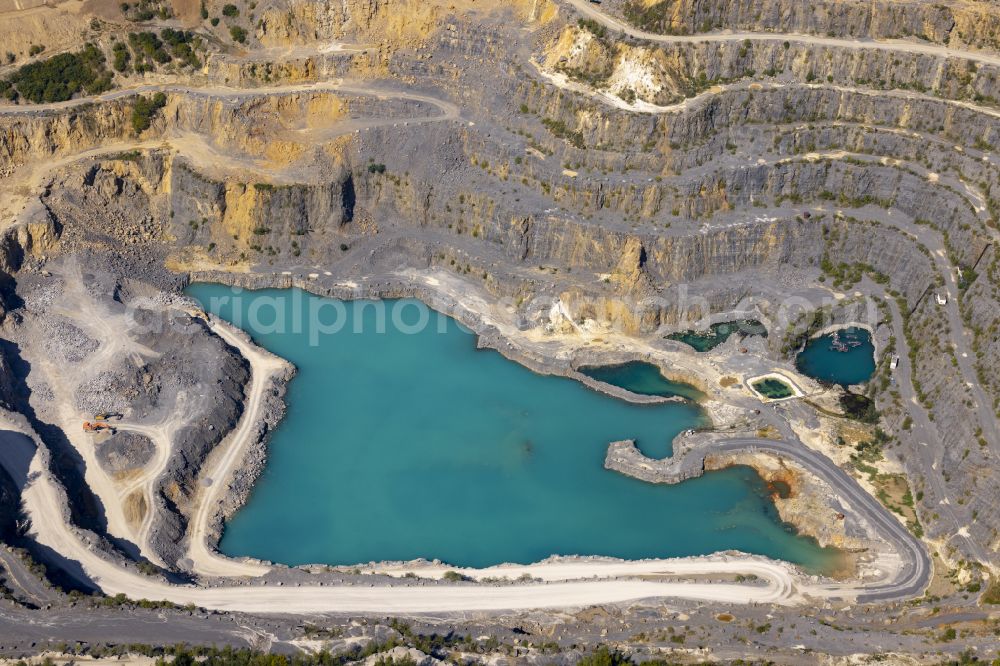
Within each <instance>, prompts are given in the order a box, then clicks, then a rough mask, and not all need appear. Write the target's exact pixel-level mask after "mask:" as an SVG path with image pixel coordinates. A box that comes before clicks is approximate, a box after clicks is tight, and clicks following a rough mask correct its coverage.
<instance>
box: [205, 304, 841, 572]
mask: <svg viewBox="0 0 1000 666" xmlns="http://www.w3.org/2000/svg"><path fill="white" fill-rule="evenodd" d="M188 293H189V294H190V295H192V296H194V297H195V298H197V299H199V300H200V301H201V302H202V304H203V305H204V306H205V307H206V309H208V310H210V311H211V312H213V313H215V314H217V315H219V316H221V317H223V318H224V319H227V320H229V321H231V322H233V323H236V324H237V325H239V326H241V327H243V328H244V329H245V330H247V331H248V332H249V333H250V334H251V335H252V336H253V338H254V340H255V341H256V342H257V343H258V344H260V345H262V346H264V347H265V348H267V349H269V350H271V351H272V352H274V353H276V354H278V355H280V356H283V357H284V358H286V359H289V360H290V361H292V362H293V363H294V364H295V365H296V366H297V368H298V374H297V375H296V377H295V378H294V379H293V380H292V382H291V384H290V385H289V390H288V394H287V396H286V400H287V403H288V413H287V415H286V418H285V419H284V420H283V422H282V423H281V424H280V426H279V427H278V428H277V429H276V430H275V432H274V434H273V437H272V439H271V443H270V448H269V452H268V461H267V465H266V467H265V469H264V472H263V474H262V475H261V477H260V479H259V480H258V482H257V484H256V486H255V487H254V491H253V493H252V494H251V497H250V498H249V501H248V503H247V504H246V506H245V507H244V508H242V509H241V510H240V511H239V512H237V513H236V515H235V516H233V517H232V518H231V519H230V520H229V521H228V522H227V523H226V525H225V529H224V534H223V537H222V541H221V544H220V548H221V550H222V552H224V553H226V554H228V555H232V556H243V555H249V556H252V557H258V558H262V559H266V560H272V561H275V562H281V563H284V564H288V565H298V564H305V563H326V564H356V563H360V562H369V561H382V560H409V559H414V558H420V557H423V558H429V559H430V558H439V559H441V560H444V561H445V562H448V563H450V564H453V565H457V566H475V567H483V566H488V565H492V564H498V563H501V562H518V563H529V562H534V561H537V560H540V559H543V558H545V557H548V556H549V555H552V554H563V555H569V554H594V555H608V556H617V557H623V558H629V559H639V558H649V557H670V556H681V555H696V554H705V553H711V552H715V551H718V550H723V549H730V548H734V549H739V550H742V551H746V552H750V553H760V554H764V555H768V556H771V557H775V558H781V559H784V560H789V561H792V562H796V563H800V564H802V565H804V566H806V567H808V568H810V569H813V570H817V571H818V570H824V569H829V568H831V567H833V566H835V565H836V562H837V553H836V551H831V550H823V549H820V548H819V547H818V546H817V545H816V544H815V542H813V541H811V540H808V539H805V538H801V537H798V536H796V535H795V534H794V533H793V532H792V531H790V530H789V529H788V528H787V527H786V526H784V525H783V524H782V523H781V522H780V521H779V519H778V517H777V515H776V512H775V510H774V506H773V504H772V503H771V501H770V499H769V497H768V489H767V488H766V487H765V484H764V483H763V481H762V480H761V479H760V478H759V477H758V476H757V475H756V473H755V472H753V471H752V470H750V469H748V468H745V467H734V468H730V469H727V470H723V471H720V472H712V473H710V474H707V475H706V476H704V477H702V478H700V479H694V480H691V481H688V482H685V483H683V484H680V485H677V486H665V485H654V484H648V483H644V482H641V481H638V480H635V479H631V478H628V477H625V476H622V475H620V474H617V473H615V472H611V471H607V470H605V469H604V468H603V461H604V455H605V451H606V448H607V445H608V443H609V442H611V441H613V440H618V439H624V438H636V439H637V440H638V441H639V442H641V443H643V444H644V445H649V446H651V447H654V446H655V447H660V448H661V450H662V451H664V452H669V450H670V446H669V442H670V440H671V439H672V438H673V437H674V436H675V435H676V434H677V433H679V432H680V431H682V430H684V429H686V428H691V427H696V426H697V425H699V424H700V423H701V422H702V418H703V416H702V414H701V412H700V410H699V408H698V407H697V405H694V404H691V403H671V404H665V405H656V406H637V405H632V404H629V403H626V402H624V401H620V400H616V399H614V398H611V397H608V396H605V395H603V394H601V393H598V392H595V391H592V390H589V389H587V388H586V387H584V386H583V385H581V384H580V383H578V382H576V381H573V380H570V379H566V378H561V377H552V376H542V375H537V374H534V373H532V372H530V371H529V370H527V369H525V368H524V367H522V366H520V365H518V364H516V363H512V362H511V361H508V360H507V359H505V358H503V357H502V356H501V355H500V354H498V353H496V352H493V351H484V350H477V349H476V348H475V338H474V337H473V335H471V334H470V333H469V332H468V331H467V330H465V329H463V328H462V327H461V326H460V325H458V324H457V323H456V322H454V321H453V320H451V319H449V318H447V317H445V316H443V315H439V314H436V313H433V312H430V313H429V314H428V311H427V310H426V308H424V306H422V305H421V304H419V303H417V302H415V301H384V302H382V303H381V304H376V303H372V302H365V301H358V302H354V303H342V302H339V301H331V300H329V299H320V298H317V297H314V296H311V295H308V294H303V293H302V292H300V291H295V290H265V291H259V292H246V291H243V292H233V291H232V290H230V289H229V288H228V287H223V286H219V285H209V284H198V285H193V286H191V287H190V288H189V290H188ZM234 293H237V294H238V296H239V300H238V301H236V302H233V301H226V300H225V299H226V298H227V297H230V296H232V295H233V294H234ZM319 307H325V308H327V309H326V310H325V311H323V312H320V315H321V316H319V319H320V320H321V321H322V322H324V323H326V324H328V325H329V324H332V323H333V322H334V321H341V323H343V324H344V326H343V328H342V329H341V330H340V331H339V332H337V333H333V334H326V335H317V334H316V327H315V326H313V327H310V326H309V325H308V324H307V323H306V322H307V321H308V320H309V317H310V313H314V312H315V311H316V309H317V308H319ZM338 307H339V308H342V310H341V311H340V312H339V314H338V313H337V312H336V311H335V308H338ZM379 308H382V309H384V310H385V311H386V316H385V326H384V327H381V326H379ZM420 313H424V315H423V316H426V317H427V324H426V325H425V326H422V327H421V326H416V325H415V324H416V323H417V322H418V321H419V319H420V317H421V314H420ZM394 315H396V316H394ZM253 319H256V322H255V325H253V326H251V325H249V324H248V323H247V322H250V321H252V320H253ZM327 330H329V329H327Z"/></svg>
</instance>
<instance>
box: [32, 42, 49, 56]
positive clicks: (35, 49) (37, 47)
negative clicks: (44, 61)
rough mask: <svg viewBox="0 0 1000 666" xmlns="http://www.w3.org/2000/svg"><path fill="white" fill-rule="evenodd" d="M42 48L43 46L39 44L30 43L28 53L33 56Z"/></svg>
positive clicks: (43, 48)
mask: <svg viewBox="0 0 1000 666" xmlns="http://www.w3.org/2000/svg"><path fill="white" fill-rule="evenodd" d="M44 50H45V47H44V46H42V45H41V44H32V45H31V46H29V47H28V55H29V56H32V57H34V56H36V55H38V54H39V53H41V52H42V51H44Z"/></svg>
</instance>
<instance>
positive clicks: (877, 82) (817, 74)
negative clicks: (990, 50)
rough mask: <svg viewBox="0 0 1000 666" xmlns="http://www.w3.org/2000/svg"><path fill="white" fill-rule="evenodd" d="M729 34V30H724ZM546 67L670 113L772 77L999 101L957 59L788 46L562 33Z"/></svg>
mask: <svg viewBox="0 0 1000 666" xmlns="http://www.w3.org/2000/svg"><path fill="white" fill-rule="evenodd" d="M727 27H728V26H727ZM544 66H545V68H546V69H548V70H550V71H562V72H565V73H566V74H568V75H569V76H570V77H571V78H574V79H576V80H578V81H580V82H583V83H586V84H588V85H591V86H594V87H596V88H599V89H602V90H605V91H607V92H608V93H609V94H611V95H613V96H615V97H618V98H620V99H621V100H623V101H624V102H626V103H633V102H635V101H636V100H639V101H643V102H648V103H651V104H657V105H669V104H672V103H676V102H679V101H681V100H682V99H684V98H685V97H693V96H695V95H697V94H698V93H702V92H705V91H706V90H709V89H710V88H711V86H713V85H716V84H721V83H731V82H734V81H740V80H746V81H749V80H752V79H754V78H759V76H760V75H761V74H762V73H763V74H765V75H766V76H770V77H780V78H782V79H785V80H787V79H792V80H795V81H798V82H800V83H814V82H823V83H826V84H834V85H837V86H844V87H851V88H874V89H881V90H900V91H903V90H918V91H928V92H931V93H933V94H934V95H936V96H939V97H944V98H948V99H965V100H974V99H983V98H987V99H1000V84H998V83H997V77H998V74H1000V68H997V67H996V66H994V65H990V64H979V65H973V64H971V63H969V62H967V61H965V60H962V59H959V58H955V59H949V60H946V61H944V62H942V61H941V60H940V59H939V58H938V57H937V56H931V55H922V54H917V53H899V52H893V51H888V50H879V49H841V48H830V47H826V46H817V45H813V44H809V43H807V42H797V41H790V42H788V45H787V47H786V45H785V43H783V42H781V41H745V42H740V41H729V42H703V43H695V44H688V43H677V44H662V45H655V46H651V45H634V44H630V43H628V42H623V41H621V40H613V39H610V38H608V37H606V36H605V34H604V33H600V34H595V33H594V32H592V31H591V29H590V28H587V27H579V26H567V27H566V28H565V29H564V30H563V32H562V33H561V34H560V36H559V37H558V38H557V39H556V40H555V41H553V42H552V43H551V44H550V45H549V46H548V47H547V49H546V57H545V60H544Z"/></svg>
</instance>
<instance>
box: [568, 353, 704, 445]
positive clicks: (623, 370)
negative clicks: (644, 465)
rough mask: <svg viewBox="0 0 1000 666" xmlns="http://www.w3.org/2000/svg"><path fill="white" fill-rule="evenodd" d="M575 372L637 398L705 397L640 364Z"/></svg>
mask: <svg viewBox="0 0 1000 666" xmlns="http://www.w3.org/2000/svg"><path fill="white" fill-rule="evenodd" d="M579 371H580V374H583V375H586V376H588V377H590V378H591V379H596V380H597V381H599V382H604V383H605V384H611V385H612V386H617V387H618V388H623V389H625V390H626V391H631V392H632V393H638V394H639V395H658V396H663V397H666V398H669V397H671V396H680V397H682V398H687V399H689V400H701V399H703V398H704V397H705V394H704V393H702V392H701V391H699V390H698V389H696V388H695V387H693V386H691V385H690V384H685V383H684V382H675V381H672V380H670V379H667V378H666V377H664V376H663V373H662V372H660V369H659V368H658V367H656V366H655V365H653V364H652V363H645V362H643V361H629V362H628V363H621V364H618V365H584V366H581V367H580V368H579ZM646 455H650V454H649V453H647V454H646ZM659 457H661V458H662V457H663V456H659Z"/></svg>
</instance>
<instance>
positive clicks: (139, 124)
mask: <svg viewBox="0 0 1000 666" xmlns="http://www.w3.org/2000/svg"><path fill="white" fill-rule="evenodd" d="M166 105H167V96H166V95H164V94H163V93H161V92H158V93H156V94H155V95H153V96H152V97H143V96H142V95H139V96H138V97H137V98H136V100H135V106H134V107H132V129H134V130H135V132H136V134H138V133H140V132H144V131H145V130H147V129H149V126H150V124H152V120H153V116H154V115H156V112H157V111H159V110H160V109H162V108H163V107H164V106H166Z"/></svg>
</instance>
